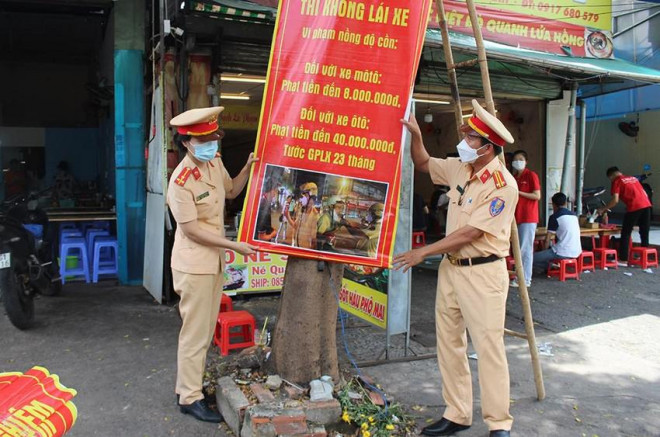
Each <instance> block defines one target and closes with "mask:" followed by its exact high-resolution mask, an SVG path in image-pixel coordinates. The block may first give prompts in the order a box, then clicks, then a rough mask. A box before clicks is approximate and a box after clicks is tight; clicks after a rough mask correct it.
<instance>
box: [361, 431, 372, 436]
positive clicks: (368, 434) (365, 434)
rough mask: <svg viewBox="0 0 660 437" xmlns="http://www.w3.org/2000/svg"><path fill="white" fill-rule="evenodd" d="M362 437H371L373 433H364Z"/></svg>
mask: <svg viewBox="0 0 660 437" xmlns="http://www.w3.org/2000/svg"><path fill="white" fill-rule="evenodd" d="M362 437H371V433H370V432H369V431H362Z"/></svg>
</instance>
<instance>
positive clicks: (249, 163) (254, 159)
mask: <svg viewBox="0 0 660 437" xmlns="http://www.w3.org/2000/svg"><path fill="white" fill-rule="evenodd" d="M257 161H259V158H257V157H256V156H254V153H250V156H248V159H247V162H246V163H245V167H247V169H248V170H249V169H250V167H251V166H252V164H254V163H255V162H257Z"/></svg>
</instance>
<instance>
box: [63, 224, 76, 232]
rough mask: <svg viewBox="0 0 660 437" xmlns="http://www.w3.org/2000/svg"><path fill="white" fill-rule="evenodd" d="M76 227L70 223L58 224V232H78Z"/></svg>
mask: <svg viewBox="0 0 660 437" xmlns="http://www.w3.org/2000/svg"><path fill="white" fill-rule="evenodd" d="M78 230H79V229H78V226H77V225H76V224H75V223H72V222H62V223H60V232H62V231H78Z"/></svg>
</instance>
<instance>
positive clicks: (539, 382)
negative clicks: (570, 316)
mask: <svg viewBox="0 0 660 437" xmlns="http://www.w3.org/2000/svg"><path fill="white" fill-rule="evenodd" d="M467 7H468V11H469V14H470V21H471V22H472V31H473V32H474V40H475V43H476V46H477V59H478V61H479V68H480V69H481V80H482V82H483V88H484V97H485V99H486V109H487V110H488V112H490V113H491V114H492V115H495V102H494V101H493V91H492V89H491V86H490V74H489V72H488V59H487V58H486V49H485V47H484V40H483V36H482V35H481V27H480V26H479V17H478V16H477V9H476V8H475V6H474V0H467ZM500 160H501V161H502V162H504V156H503V154H500ZM511 243H512V244H511V246H512V247H513V258H514V260H515V262H516V273H517V276H518V285H519V288H518V290H519V292H520V300H521V302H522V308H523V315H524V318H525V332H526V334H527V343H528V345H529V352H530V354H531V356H532V367H533V369H534V380H535V382H536V395H537V398H538V399H539V400H543V399H544V398H545V387H544V385H543V370H542V368H541V362H540V360H539V351H538V349H537V347H536V335H535V333H534V320H533V318H532V306H531V304H530V301H529V294H528V292H527V285H526V284H525V275H524V273H523V266H522V258H521V255H520V238H519V236H518V226H517V225H516V221H515V219H514V220H513V222H512V223H511Z"/></svg>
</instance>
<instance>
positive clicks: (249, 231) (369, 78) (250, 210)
mask: <svg viewBox="0 0 660 437" xmlns="http://www.w3.org/2000/svg"><path fill="white" fill-rule="evenodd" d="M429 8H430V1H429V0H424V1H415V0H392V1H389V2H387V3H365V2H361V1H352V0H348V1H346V0H341V1H340V0H301V1H296V2H293V1H289V0H283V1H282V2H281V4H280V9H279V14H278V22H277V25H276V30H275V34H274V39H273V44H272V49H271V50H272V52H271V60H270V69H269V75H268V80H267V84H266V90H265V92H264V103H263V107H262V114H261V121H260V126H259V132H258V135H257V145H256V155H257V156H258V157H259V158H260V161H259V163H258V164H257V165H256V166H255V168H254V169H253V173H252V178H251V182H250V185H249V187H248V190H249V192H248V195H247V196H246V204H245V211H244V213H243V215H242V217H243V220H242V223H241V228H240V231H239V238H240V240H241V241H247V242H250V243H253V244H257V245H259V246H260V247H261V248H262V249H264V250H268V251H273V252H279V253H283V254H288V255H296V256H301V257H308V258H323V259H326V260H332V261H339V262H348V263H355V264H363V265H372V266H381V267H382V266H387V265H389V263H390V259H391V254H392V250H393V236H394V233H395V229H396V217H397V207H398V203H399V202H398V199H399V188H400V187H399V185H400V180H401V171H400V170H401V144H402V138H403V130H402V125H401V123H400V122H399V119H401V118H402V117H404V116H405V114H406V107H407V103H408V101H409V98H410V94H411V92H412V88H413V84H414V78H415V72H416V71H417V66H418V62H419V58H420V54H421V50H422V46H423V43H424V34H425V30H426V25H427V19H428V16H429Z"/></svg>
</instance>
